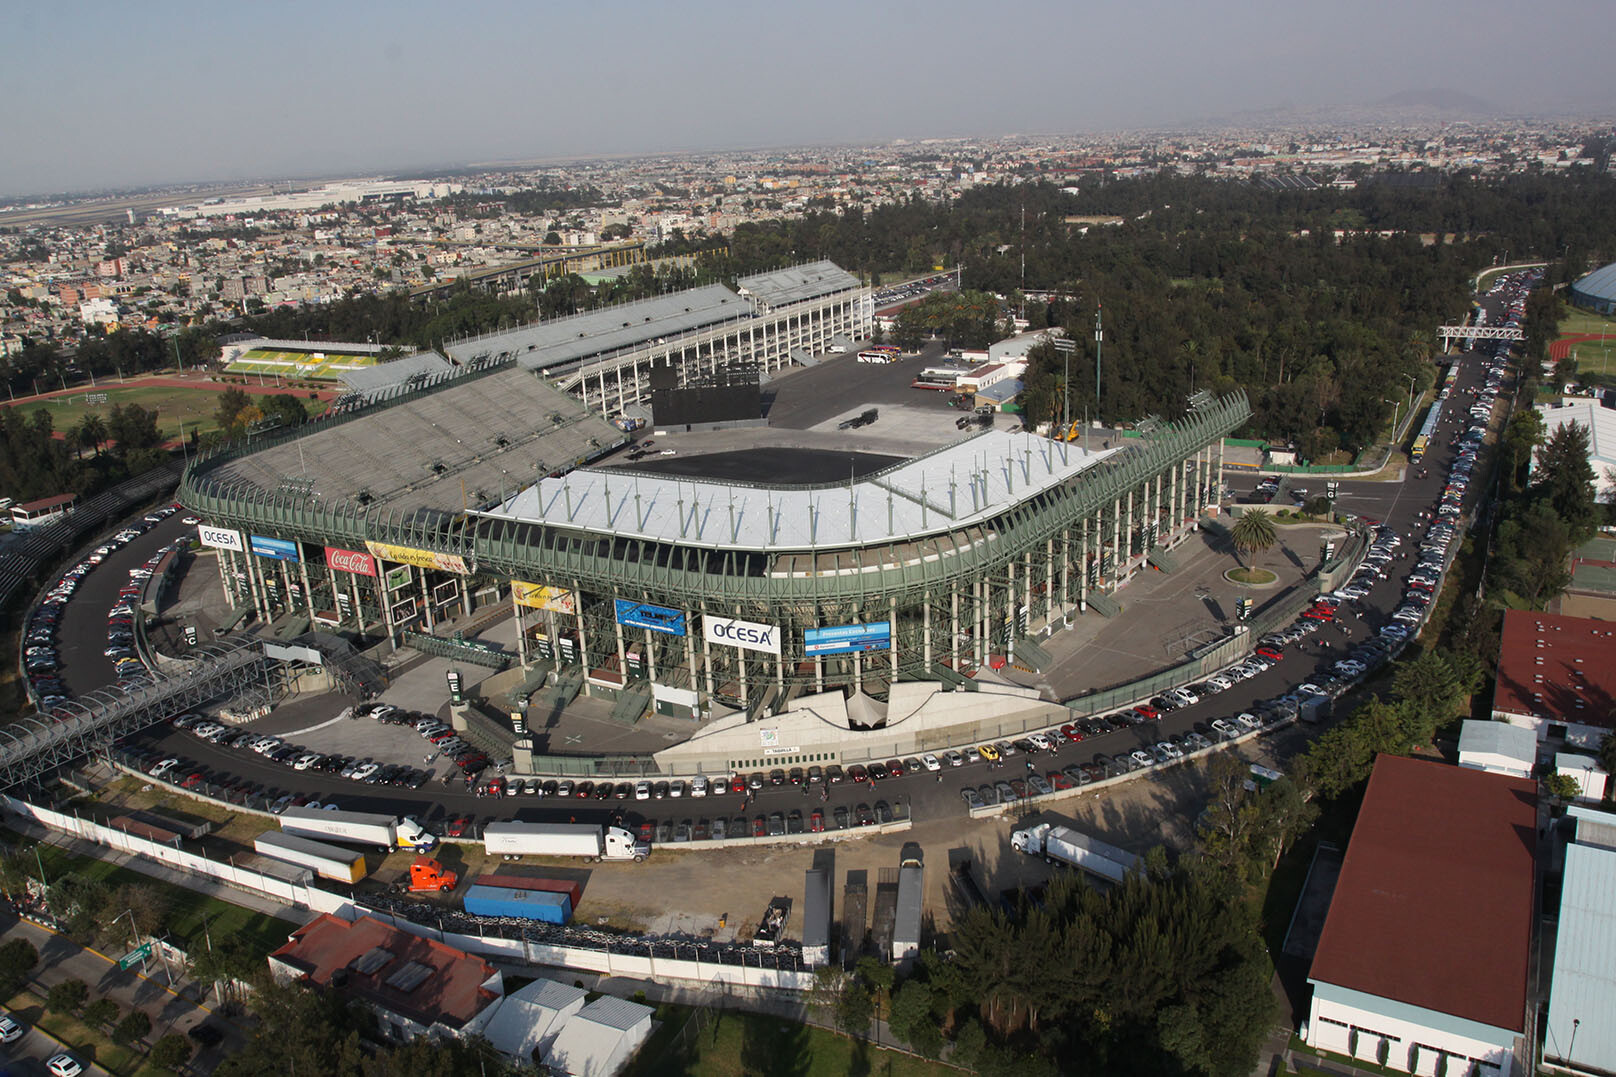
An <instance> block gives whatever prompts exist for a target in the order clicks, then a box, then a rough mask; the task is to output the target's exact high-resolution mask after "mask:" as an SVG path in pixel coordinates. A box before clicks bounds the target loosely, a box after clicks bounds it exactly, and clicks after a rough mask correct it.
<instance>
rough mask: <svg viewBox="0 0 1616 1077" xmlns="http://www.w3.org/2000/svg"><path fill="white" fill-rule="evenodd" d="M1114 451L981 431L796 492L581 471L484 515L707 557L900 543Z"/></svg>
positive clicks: (1046, 484) (1018, 498) (948, 527)
mask: <svg viewBox="0 0 1616 1077" xmlns="http://www.w3.org/2000/svg"><path fill="white" fill-rule="evenodd" d="M1120 451H1121V450H1120V449H1108V450H1104V451H1098V452H1085V451H1084V450H1083V448H1082V447H1081V446H1080V445H1077V444H1075V443H1065V442H1053V441H1050V440H1048V439H1047V438H1040V437H1036V436H1034V435H1032V434H1020V433H1018V434H1011V433H1006V432H1002V431H987V432H984V433H982V434H979V435H977V436H976V437H973V438H968V439H966V440H964V441H959V442H955V443H954V444H952V445H948V446H945V447H943V448H942V449H939V450H937V451H936V452H933V453H931V454H929V455H927V456H922V457H917V458H915V459H912V460H906V461H904V462H903V463H900V464H897V465H895V466H894V467H891V468H888V469H887V470H885V471H879V472H875V473H873V474H870V475H866V476H864V477H863V478H861V479H857V480H855V481H853V482H849V483H835V484H828V485H818V486H794V487H783V486H757V485H738V484H730V483H721V482H714V481H710V480H705V479H688V478H674V477H669V476H662V475H652V474H647V473H643V472H635V471H631V470H627V469H620V468H613V469H610V470H607V469H600V470H595V469H588V468H581V469H579V470H577V471H573V472H570V473H568V474H566V475H563V476H561V477H559V478H547V479H544V480H543V481H541V482H540V483H539V484H538V485H536V486H531V487H529V488H527V489H525V490H523V491H522V492H521V493H519V494H517V495H515V496H514V497H512V498H510V499H509V500H508V501H506V502H505V503H504V504H503V505H500V506H498V507H496V508H493V509H489V510H487V512H486V513H485V514H486V515H488V516H494V517H499V518H504V519H511V520H516V521H522V522H530V523H544V524H547V525H549V526H552V527H564V528H572V529H577V530H585V531H596V532H607V533H611V534H615V535H619V536H626V537H639V538H648V539H653V540H656V541H660V542H677V543H682V544H684V545H689V546H704V547H712V548H734V549H748V550H761V549H768V550H782V549H801V550H807V549H814V548H821V549H823V548H828V547H836V546H852V545H864V544H871V543H880V542H887V541H906V540H909V539H914V538H919V537H921V536H925V535H933V534H941V533H943V532H947V531H952V530H956V529H959V528H962V527H965V526H968V525H970V524H973V523H976V522H979V521H982V520H986V519H989V518H991V517H993V516H995V515H997V514H999V513H1001V512H1003V511H1004V510H1005V509H1007V508H1010V507H1011V506H1012V505H1015V504H1018V503H1020V502H1022V501H1025V500H1027V499H1028V498H1029V497H1032V496H1034V495H1035V494H1038V493H1041V492H1042V491H1044V490H1048V489H1050V488H1052V487H1055V486H1058V485H1060V484H1061V483H1063V482H1065V481H1066V480H1068V479H1070V478H1072V477H1073V476H1074V475H1077V474H1079V473H1081V472H1083V471H1086V470H1088V469H1089V468H1091V467H1094V466H1095V465H1097V464H1098V463H1099V462H1100V461H1102V460H1104V459H1106V458H1107V457H1109V456H1112V455H1114V454H1115V453H1118V452H1120Z"/></svg>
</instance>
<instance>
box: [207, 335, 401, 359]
mask: <svg viewBox="0 0 1616 1077" xmlns="http://www.w3.org/2000/svg"><path fill="white" fill-rule="evenodd" d="M239 342H240V343H242V344H245V345H247V346H248V350H249V351H251V350H253V349H255V348H268V349H271V350H273V351H282V352H327V353H332V352H334V353H336V354H338V355H380V354H381V353H382V352H384V351H386V350H387V349H388V348H391V347H393V345H391V344H370V343H368V342H363V341H361V342H359V343H350V342H348V341H341V340H271V339H269V338H268V337H254V336H248V337H245V338H242V339H240V341H239Z"/></svg>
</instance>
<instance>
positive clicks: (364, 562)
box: [325, 546, 376, 576]
mask: <svg viewBox="0 0 1616 1077" xmlns="http://www.w3.org/2000/svg"><path fill="white" fill-rule="evenodd" d="M325 563H326V564H328V565H330V566H331V567H332V568H334V569H336V570H337V571H338V572H352V573H354V574H355V575H357V576H374V575H376V559H375V558H374V557H372V556H370V554H368V553H360V552H359V551H358V550H340V549H338V548H337V547H335V546H327V547H326V548H325Z"/></svg>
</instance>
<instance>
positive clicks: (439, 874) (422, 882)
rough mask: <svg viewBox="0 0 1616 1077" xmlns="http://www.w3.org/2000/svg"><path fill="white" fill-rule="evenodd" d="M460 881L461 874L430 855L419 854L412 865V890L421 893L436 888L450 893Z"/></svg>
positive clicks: (441, 891) (440, 891)
mask: <svg viewBox="0 0 1616 1077" xmlns="http://www.w3.org/2000/svg"><path fill="white" fill-rule="evenodd" d="M459 881H460V876H458V875H456V874H455V873H454V872H452V871H450V870H448V869H447V868H445V867H444V866H443V865H442V864H440V863H438V862H437V861H436V860H433V859H432V858H431V857H430V856H418V857H416V858H415V862H414V863H412V864H411V865H410V891H411V892H412V893H420V892H422V891H427V890H436V891H438V892H439V893H448V892H449V891H450V890H453V889H454V888H455V884H456V883H458V882H459Z"/></svg>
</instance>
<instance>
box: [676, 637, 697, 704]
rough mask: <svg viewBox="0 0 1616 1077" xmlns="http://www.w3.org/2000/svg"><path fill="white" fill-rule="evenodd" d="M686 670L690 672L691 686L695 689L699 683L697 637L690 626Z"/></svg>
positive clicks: (686, 638) (686, 645) (686, 639)
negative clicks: (697, 673)
mask: <svg viewBox="0 0 1616 1077" xmlns="http://www.w3.org/2000/svg"><path fill="white" fill-rule="evenodd" d="M685 671H686V672H687V673H689V674H690V687H691V690H692V691H694V690H695V687H696V685H697V683H698V682H697V680H696V637H695V635H694V634H693V633H692V632H691V631H690V630H689V629H688V628H687V629H686V630H685ZM670 679H671V678H670Z"/></svg>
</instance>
